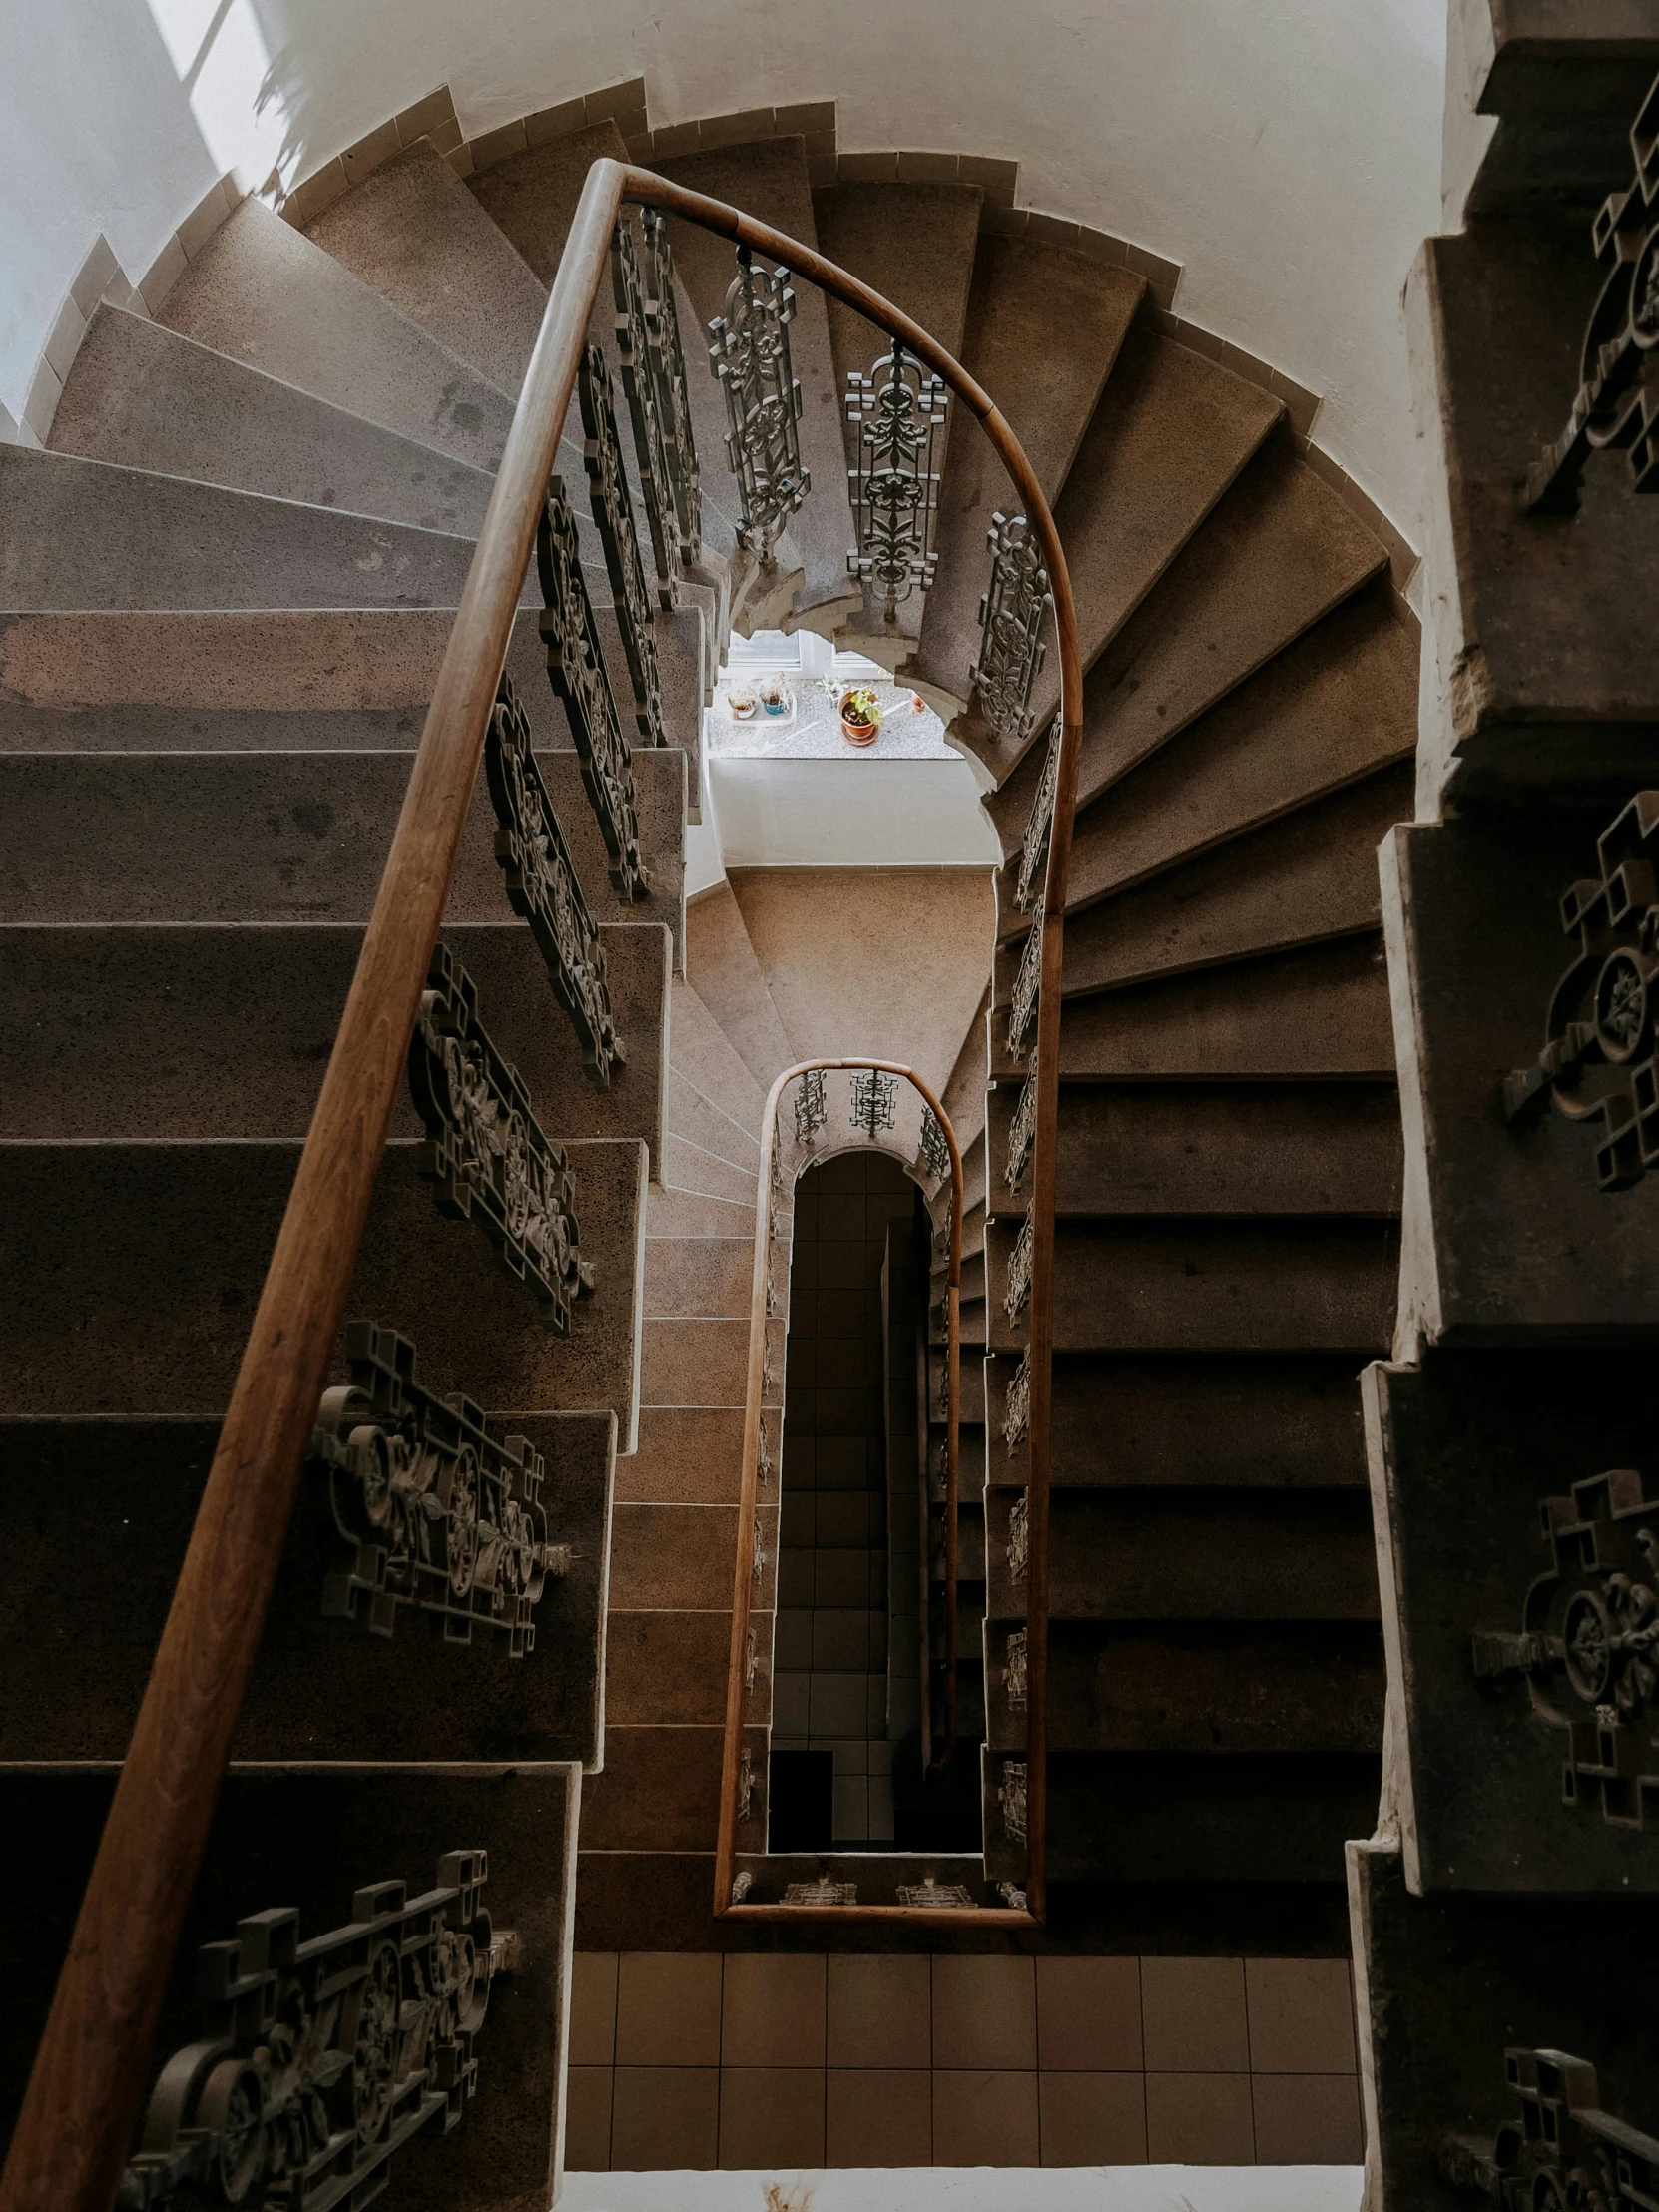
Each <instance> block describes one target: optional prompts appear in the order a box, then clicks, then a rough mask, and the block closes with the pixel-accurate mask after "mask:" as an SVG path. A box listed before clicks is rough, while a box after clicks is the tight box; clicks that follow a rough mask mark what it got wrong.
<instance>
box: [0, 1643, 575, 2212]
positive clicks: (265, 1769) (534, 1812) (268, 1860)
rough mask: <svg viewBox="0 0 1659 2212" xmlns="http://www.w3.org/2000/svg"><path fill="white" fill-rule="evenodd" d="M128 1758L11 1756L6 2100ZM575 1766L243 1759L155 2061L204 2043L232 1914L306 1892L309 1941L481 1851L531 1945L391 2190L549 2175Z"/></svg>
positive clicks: (520, 2196)
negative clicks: (433, 2132) (459, 2113)
mask: <svg viewBox="0 0 1659 2212" xmlns="http://www.w3.org/2000/svg"><path fill="white" fill-rule="evenodd" d="M383 1656H384V1655H383V1654H382V1657H383ZM447 1656H452V1657H461V1656H463V1655H460V1654H449V1655H447ZM464 1656H465V1657H469V1658H470V1657H472V1656H474V1655H473V1654H471V1653H467V1654H465V1655H464ZM414 1664H416V1665H419V1664H420V1662H419V1661H416V1662H414ZM430 1665H431V1662H430V1661H429V1660H428V1661H426V1662H425V1666H427V1667H429V1666H430ZM118 1771H119V1770H118V1766H117V1764H116V1763H115V1762H108V1763H98V1764H90V1763H89V1764H78V1765H71V1766H63V1767H30V1766H18V1767H11V1768H0V1788H3V1789H4V1791H5V1795H6V1802H7V1805H8V1807H9V1808H11V1809H12V1810H13V1812H14V1814H15V1823H14V1822H8V1823H7V1828H6V1842H5V1847H4V1860H3V1864H4V1865H6V1866H9V1867H10V1868H11V1869H12V1871H13V1873H14V1874H15V1875H16V1876H17V1878H18V1881H19V1883H20V1884H23V1885H24V1886H25V1889H26V1893H27V1895H28V1897H29V1900H30V1910H29V1912H28V1913H27V1914H24V1915H22V1916H20V1918H19V1925H18V1928H17V1931H16V1936H15V1940H14V1942H13V1944H12V1956H13V1959H14V1962H15V1965H16V1969H17V1972H18V1974H19V1976H20V1988H19V1992H18V1996H17V1999H16V2001H15V2003H14V2004H13V2006H12V2007H11V2014H10V2020H9V2022H8V2032H7V2036H6V2040H5V2044H4V2046H3V2056H0V2096H3V2097H4V2098H5V2100H6V2105H7V2108H8V2110H9V2111H13V2112H15V2110H16V2109H17V2105H18V2103H19V2101H20V2099H21V2097H22V2093H23V2086H24V2082H25V2080H26V2078H27V2073H28V2067H29V2062H30V2060H31V2058H32V2057H33V2055H34V2050H35V2045H36V2043H37V2042H38V2040H39V2037H40V2033H41V2029H42V2028H43V2026H44V2025H45V2020H46V2012H47V2007H48V2006H49V2004H50V2002H51V1998H52V1991H53V1988H54V1987H55V1985H56V1982H57V1977H58V1971H59V1968H60V1966H61V1965H62V1963H63V1959H64V1956H65V1954H66V1952H67V1951H68V1948H69V1940H70V1936H71V1933H72V1931H73V1928H74V1924H75V1918H76V1915H77V1913H78V1911H79V1909H80V1903H81V1896H82V1893H83V1891H84V1890H85V1888H86V1883H87V1877H88V1875H89V1874H90V1872H91V1870H92V1862H93V1858H94V1855H95V1853H96V1851H97V1848H98V1840H99V1837H100V1835H101V1834H102V1832H103V1828H104V1822H105V1818H106V1816H107V1814H108V1811H109V1804H110V1798H111V1794H112V1792H113V1790H114V1787H115V1781H116V1775H117V1773H118ZM581 1782H582V1775H581V1769H580V1768H579V1767H576V1766H574V1765H570V1764H568V1763H565V1762H562V1761H561V1762H548V1763H544V1762H541V1761H538V1760H526V1761H524V1762H522V1763H520V1762H517V1761H515V1762H514V1763H513V1764H511V1765H484V1764H456V1763H452V1762H446V1763H444V1764H442V1765H425V1764H415V1763H412V1762H411V1763H400V1764H396V1765H392V1764H384V1763H381V1764H373V1765H346V1764H335V1763H322V1764H316V1765H304V1764H298V1763H286V1762H284V1763H279V1764H272V1765H266V1764H261V1765H243V1766H235V1767H233V1768H232V1769H231V1770H230V1773H229V1775H228V1776H227V1777H226V1780H225V1783H224V1785H223V1788H222V1790H221V1792H220V1796H219V1801H218V1806H217V1810H216V1812H215V1816H214V1822H213V1826H212V1829H211V1831H210V1833H209V1837H208V1842H207V1848H206V1850H205V1852H204V1854H203V1858H202V1869H201V1873H200V1875H199V1877H198V1879H197V1882H196V1885H195V1889H194V1891H193V1893H192V1896H191V1899H190V1902H189V1905H188V1906H187V1908H186V1910H185V1914H184V1924H183V1927H182V1930H181V1932H180V1936H179V1942H178V1946H177V1949H176V1951H175V1953H174V1962H173V1971H172V1974H171V1976H170V1978H169V1981H168V1986H167V1990H166V1993H165V1995H164V1997H163V1999H162V2005H161V2018H160V2024H159V2028H158V2033H157V2038H156V2049H157V2055H158V2059H160V2058H161V2057H162V2056H163V2055H165V2054H168V2053H171V2052H173V2051H175V2050H178V2049H181V2048H183V2047H184V2046H186V2045H188V2044H191V2043H193V2042H198V2041H199V2039H200V2037H201V2034H202V2002H201V1997H200V1994H199V1990H198V1981H197V1960H198V1952H199V1951H200V1949H201V1947H202V1946H203V1945H204V1944H206V1943H221V1942H225V1941H227V1940H230V1939H232V1938H234V1937H235V1936H236V1931H237V1924H238V1922H239V1921H241V1920H243V1919H245V1918H246V1917H247V1916H249V1915H251V1914H254V1913H259V1912H262V1911H264V1910H265V1909H267V1908H268V1907H293V1908H296V1909H297V1911H298V1914H299V1936H300V1940H301V1941H302V1942H303V1941H305V1940H307V1939H309V1938H310V1937H311V1936H321V1935H325V1934H329V1933H331V1932H332V1931H334V1930H335V1929H338V1928H341V1927H344V1926H348V1925H349V1924H350V1920H351V1906H352V1896H353V1893H354V1892H355V1891H356V1890H357V1889H359V1888H363V1887H366V1886H368V1885H370V1884H374V1883H380V1882H385V1881H390V1880H399V1881H402V1882H403V1883H405V1884H406V1886H407V1897H408V1899H409V1900H410V1901H411V1902H412V1901H413V1900H415V1899H416V1898H418V1897H420V1896H422V1895H423V1894H424V1893H425V1892H427V1891H429V1890H430V1889H431V1888H432V1887H433V1885H434V1883H435V1881H436V1880H437V1872H438V1865H439V1861H440V1860H441V1859H442V1858H443V1856H444V1855H445V1854H447V1853H449V1852H452V1851H457V1850H473V1849H482V1850H484V1851H486V1852H487V1853H488V1858H489V1878H488V1881H487V1883H486V1885H485V1888H484V1892H483V1897H482V1901H481V1902H482V1905H483V1908H484V1910H485V1911H486V1912H487V1913H488V1914H489V1916H490V1918H491V1920H492V1921H493V1924H494V1926H495V1928H496V1929H497V1930H506V1929H511V1930H513V1931H514V1932H515V1933H516V1934H517V1936H518V1937H519V1942H520V1951H521V1954H520V1957H519V1959H518V1962H517V1963H516V1964H515V1965H514V1966H513V1968H512V1970H511V1972H510V1973H507V1974H505V1975H503V1976H502V1977H501V1979H500V1980H498V1981H497V1983H496V1984H495V1987H494V1989H493V1991H492V1994H491V1998H490V2005H489V2010H488V2013H487V2014H486V2016H485V2018H484V2020H483V2023H482V2025H481V2027H480V2028H479V2030H478V2035H477V2042H476V2046H475V2051H476V2057H477V2061H478V2079H477V2090H476V2094H475V2096H474V2098H473V2099H472V2101H471V2102H470V2104H469V2105H468V2107H467V2109H466V2112H465V2116H464V2117H463V2118H462V2120H461V2122H460V2124H459V2126H458V2127H456V2128H455V2130H454V2132H453V2134H452V2135H451V2136H450V2137H449V2138H448V2139H447V2140H446V2141H445V2142H444V2143H443V2144H442V2145H441V2147H440V2146H439V2145H437V2144H435V2143H432V2142H429V2141H420V2140H416V2141H413V2142H409V2143H407V2144H405V2145H403V2146H402V2147H401V2148H400V2149H398V2150H397V2151H396V2152H395V2153H394V2155H393V2157H392V2159H391V2162H390V2173H391V2182H390V2186H391V2188H392V2190H394V2191H395V2193H396V2201H397V2202H398V2203H399V2204H402V2205H405V2206H407V2207H409V2208H410V2212H486V2208H488V2207H493V2206H499V2205H502V2204H506V2203H513V2202H522V2203H528V2202H532V2201H535V2202H539V2201H540V2200H541V2199H542V2198H543V2197H544V2196H546V2195H548V2194H549V2192H550V2191H556V2190H557V2189H558V2188H559V2186H560V2183H561V2181H562V2178H563V2166H564V2103H565V2100H564V2096H563V2094H562V2091H563V2086H564V2080H565V2067H566V2037H567V2022H568V2017H569V2006H570V1982H571V1940H572V1935H573V1932H574V1927H575V1906H576V1831H577V1818H578V1808H579V1806H580V1803H581ZM412 1964H413V1961H412V1960H411V1966H412ZM345 2053H346V2056H347V2058H349V2055H350V2043H349V2039H347V2040H346V2044H345ZM146 2078H147V2082H148V2076H147V2077H146ZM369 2186H370V2188H371V2190H372V2189H374V2188H375V2186H376V2185H375V2184H374V2183H373V2181H372V2177H370V2181H369Z"/></svg>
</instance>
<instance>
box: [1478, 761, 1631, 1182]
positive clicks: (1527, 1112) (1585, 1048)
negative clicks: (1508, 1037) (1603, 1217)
mask: <svg viewBox="0 0 1659 2212" xmlns="http://www.w3.org/2000/svg"><path fill="white" fill-rule="evenodd" d="M1596 853H1597V857H1598V859H1599V861H1600V863H1601V875H1600V878H1599V879H1597V878H1596V877H1593V876H1591V877H1586V878H1584V879H1583V880H1581V881H1579V882H1577V883H1574V885H1573V886H1572V888H1571V890H1569V891H1568V892H1567V894H1566V896H1565V897H1564V898H1563V899H1562V901H1561V927H1562V930H1563V931H1564V933H1565V934H1566V935H1567V936H1569V937H1570V936H1572V935H1574V934H1576V935H1577V937H1578V943H1579V950H1578V957H1577V958H1576V959H1575V960H1574V961H1573V963H1572V965H1571V966H1570V967H1569V968H1568V969H1567V971H1566V973H1565V974H1564V975H1563V976H1562V977H1561V980H1560V981H1559V982H1558V983H1557V984H1556V986H1555V995H1554V996H1553V998H1552V999H1551V1000H1550V1003H1549V1016H1548V1020H1547V1021H1546V1023H1545V1042H1544V1048H1543V1050H1542V1052H1540V1053H1539V1055H1538V1057H1537V1059H1536V1060H1535V1061H1534V1062H1533V1064H1532V1066H1531V1067H1529V1068H1519V1069H1517V1070H1516V1071H1515V1073H1514V1074H1512V1075H1510V1076H1509V1077H1508V1078H1507V1079H1506V1081H1505V1082H1504V1085H1503V1110H1504V1113H1505V1114H1506V1115H1507V1117H1508V1119H1509V1120H1510V1121H1512V1122H1513V1121H1520V1120H1523V1119H1525V1118H1528V1117H1531V1116H1533V1115H1535V1114H1536V1113H1537V1112H1538V1111H1539V1110H1540V1109H1541V1108H1542V1107H1543V1106H1544V1105H1545V1104H1546V1103H1547V1099H1548V1098H1553V1099H1554V1101H1555V1104H1556V1106H1557V1108H1558V1109H1559V1110H1560V1111H1561V1112H1562V1113H1563V1114H1565V1115H1566V1116H1567V1118H1568V1119H1569V1120H1570V1121H1596V1120H1599V1121H1600V1122H1601V1123H1602V1124H1603V1126H1604V1127H1605V1129H1606V1131H1607V1135H1606V1137H1605V1139H1604V1140H1603V1142H1602V1143H1601V1144H1599V1145H1598V1146H1597V1147H1596V1173H1597V1176H1598V1177H1599V1179H1600V1183H1601V1188H1602V1189H1603V1190H1604V1191H1622V1190H1628V1189H1629V1188H1630V1187H1631V1185H1632V1184H1635V1183H1639V1182H1640V1181H1641V1180H1642V1177H1643V1175H1644V1174H1645V1173H1646V1172H1647V1171H1648V1170H1649V1169H1650V1168H1659V1023H1656V1016H1659V881H1656V878H1655V863H1656V862H1659V791H1646V792H1638V793H1637V794H1636V796H1635V798H1634V799H1633V800H1632V801H1631V802H1630V804H1629V806H1628V807H1626V808H1625V809H1624V811H1623V812H1622V813H1621V814H1620V815H1619V816H1618V817H1617V818H1616V819H1615V820H1614V822H1613V823H1612V824H1611V825H1610V827H1609V828H1608V829H1607V830H1605V831H1604V832H1603V834H1602V835H1601V837H1600V838H1598V840H1597V843H1596ZM1546 1094H1547V1097H1546Z"/></svg>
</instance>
